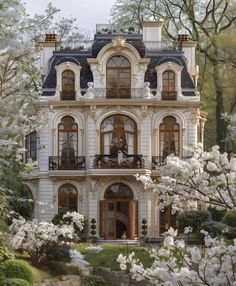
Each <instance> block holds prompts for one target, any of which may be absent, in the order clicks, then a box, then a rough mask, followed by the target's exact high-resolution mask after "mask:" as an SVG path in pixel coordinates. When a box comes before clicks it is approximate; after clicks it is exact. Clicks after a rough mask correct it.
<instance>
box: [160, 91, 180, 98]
mask: <svg viewBox="0 0 236 286" xmlns="http://www.w3.org/2000/svg"><path fill="white" fill-rule="evenodd" d="M161 99H162V100H176V99H177V92H176V91H162V93H161Z"/></svg>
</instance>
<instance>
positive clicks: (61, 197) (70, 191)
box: [58, 184, 78, 213]
mask: <svg viewBox="0 0 236 286" xmlns="http://www.w3.org/2000/svg"><path fill="white" fill-rule="evenodd" d="M77 201H78V193H77V190H76V188H75V187H74V186H73V185H71V184H65V185H63V186H61V187H60V189H59V191H58V213H65V212H67V211H78V207H77Z"/></svg>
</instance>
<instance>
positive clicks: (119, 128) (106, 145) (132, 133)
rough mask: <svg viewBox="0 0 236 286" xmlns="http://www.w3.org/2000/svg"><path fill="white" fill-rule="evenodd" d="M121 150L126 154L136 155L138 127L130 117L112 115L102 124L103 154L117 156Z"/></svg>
mask: <svg viewBox="0 0 236 286" xmlns="http://www.w3.org/2000/svg"><path fill="white" fill-rule="evenodd" d="M119 150H121V151H122V152H123V153H124V154H130V155H133V154H136V152H137V125H136V122H135V121H134V120H133V119H131V118H129V117H128V116H124V115H112V116H109V117H107V118H106V119H105V120H104V121H103V122H102V124H101V152H102V153H103V154H106V155H115V154H117V152H118V151H119Z"/></svg>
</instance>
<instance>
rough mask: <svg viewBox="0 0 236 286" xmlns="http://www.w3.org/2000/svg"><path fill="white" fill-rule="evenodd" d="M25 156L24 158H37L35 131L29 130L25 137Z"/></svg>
mask: <svg viewBox="0 0 236 286" xmlns="http://www.w3.org/2000/svg"><path fill="white" fill-rule="evenodd" d="M25 149H26V150H27V151H26V152H25V158H26V160H28V159H32V160H33V161H35V160H37V132H36V131H34V132H31V133H30V134H28V135H26V137H25Z"/></svg>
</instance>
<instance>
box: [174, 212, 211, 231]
mask: <svg viewBox="0 0 236 286" xmlns="http://www.w3.org/2000/svg"><path fill="white" fill-rule="evenodd" d="M210 218H211V216H210V213H209V212H208V211H189V212H183V213H181V214H180V215H179V216H178V218H177V221H178V231H179V232H181V233H183V232H184V228H185V227H187V226H191V227H192V229H193V232H196V231H198V230H199V229H200V228H201V225H202V223H204V222H206V221H209V220H210Z"/></svg>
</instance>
